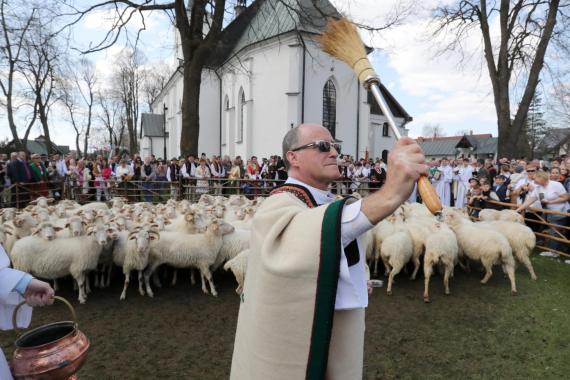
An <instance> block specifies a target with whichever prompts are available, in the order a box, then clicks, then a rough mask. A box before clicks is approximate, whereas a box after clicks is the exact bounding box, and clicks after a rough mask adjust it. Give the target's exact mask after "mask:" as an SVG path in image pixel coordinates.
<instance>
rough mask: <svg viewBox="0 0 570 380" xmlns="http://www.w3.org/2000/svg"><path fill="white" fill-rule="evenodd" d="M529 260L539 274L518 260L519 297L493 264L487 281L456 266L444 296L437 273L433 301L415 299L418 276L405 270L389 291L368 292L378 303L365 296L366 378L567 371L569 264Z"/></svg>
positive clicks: (548, 375)
mask: <svg viewBox="0 0 570 380" xmlns="http://www.w3.org/2000/svg"><path fill="white" fill-rule="evenodd" d="M532 262H533V265H534V268H535V271H536V273H537V275H538V277H539V279H538V281H536V282H535V281H532V280H531V279H530V276H529V275H528V273H527V272H526V269H525V268H523V267H519V268H518V270H517V287H518V290H519V295H518V296H511V295H510V291H509V289H510V287H509V285H508V281H507V279H506V278H504V277H503V274H502V273H501V271H500V269H499V268H498V267H496V268H495V271H494V275H493V278H492V280H491V281H490V282H489V284H487V285H481V284H479V282H478V281H479V279H480V278H481V277H482V275H481V274H480V273H479V272H478V271H477V270H475V271H474V273H470V274H464V273H462V272H461V270H458V269H456V276H455V278H454V279H452V283H451V291H452V295H451V296H450V297H445V296H443V295H442V294H443V287H442V285H441V284H440V282H441V279H440V278H439V277H436V278H435V281H433V282H432V284H433V285H434V286H432V287H430V290H431V292H430V294H431V295H432V301H433V302H432V303H431V304H423V303H422V302H421V294H422V293H421V290H422V284H420V281H416V282H410V281H408V279H406V278H404V277H401V278H400V281H399V282H398V284H396V285H395V289H394V293H395V296H392V297H387V296H386V295H385V294H384V293H383V292H382V293H381V294H374V295H373V297H375V298H380V300H379V301H380V302H375V300H374V298H373V299H371V305H370V307H369V310H368V312H367V341H366V346H365V350H366V355H367V357H366V358H365V378H366V379H396V378H398V379H444V378H446V379H459V378H464V379H565V378H570V313H569V311H570V265H567V264H565V263H563V262H562V261H561V260H554V259H549V258H543V257H540V256H534V257H533V258H532ZM422 282H423V281H422ZM400 283H401V284H400ZM398 286H399V288H400V289H398ZM398 290H400V292H399V294H397V292H398ZM394 297H396V298H394Z"/></svg>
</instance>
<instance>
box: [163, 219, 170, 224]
mask: <svg viewBox="0 0 570 380" xmlns="http://www.w3.org/2000/svg"><path fill="white" fill-rule="evenodd" d="M164 224H172V222H171V221H170V219H164Z"/></svg>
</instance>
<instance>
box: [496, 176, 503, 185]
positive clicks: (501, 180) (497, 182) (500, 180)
mask: <svg viewBox="0 0 570 380" xmlns="http://www.w3.org/2000/svg"><path fill="white" fill-rule="evenodd" d="M503 183H505V180H504V179H502V178H499V177H495V184H496V185H497V186H501V185H502V184H503Z"/></svg>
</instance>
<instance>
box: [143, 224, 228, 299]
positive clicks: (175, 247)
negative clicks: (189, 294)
mask: <svg viewBox="0 0 570 380" xmlns="http://www.w3.org/2000/svg"><path fill="white" fill-rule="evenodd" d="M233 230H234V228H233V227H232V226H231V225H230V224H228V223H225V222H222V221H218V220H214V221H212V222H211V224H210V225H209V226H208V228H207V230H206V232H205V233H203V234H193V235H188V234H180V233H177V232H166V231H165V232H161V233H160V240H158V241H156V242H155V243H154V244H152V245H151V248H150V255H149V259H148V261H149V267H148V268H147V270H146V271H145V274H144V278H145V284H146V290H147V294H148V295H149V296H150V297H152V296H153V292H152V289H151V288H150V283H149V279H150V276H151V275H152V273H153V272H154V271H155V270H156V268H158V267H159V266H160V265H162V264H169V265H170V266H173V267H175V268H190V267H194V268H197V269H199V270H200V272H201V275H202V291H203V292H204V293H206V294H207V293H208V289H207V288H206V284H205V282H204V278H206V280H207V281H208V283H209V284H210V290H211V293H212V295H213V296H217V295H218V293H217V292H216V288H215V286H214V281H213V280H212V273H211V272H210V266H212V265H213V264H214V263H215V262H216V258H217V257H218V254H219V252H220V248H221V247H222V244H223V235H225V234H228V233H231V232H232V231H233Z"/></svg>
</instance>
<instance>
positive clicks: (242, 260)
mask: <svg viewBox="0 0 570 380" xmlns="http://www.w3.org/2000/svg"><path fill="white" fill-rule="evenodd" d="M248 256H249V249H246V250H244V251H241V252H240V253H239V254H238V255H237V256H236V257H234V258H233V259H231V260H229V261H228V262H227V263H225V264H224V270H226V271H229V270H231V271H232V273H233V274H234V277H235V278H236V281H237V283H238V287H237V288H236V293H237V294H241V293H242V292H243V283H244V280H245V272H246V271H247V258H248Z"/></svg>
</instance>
